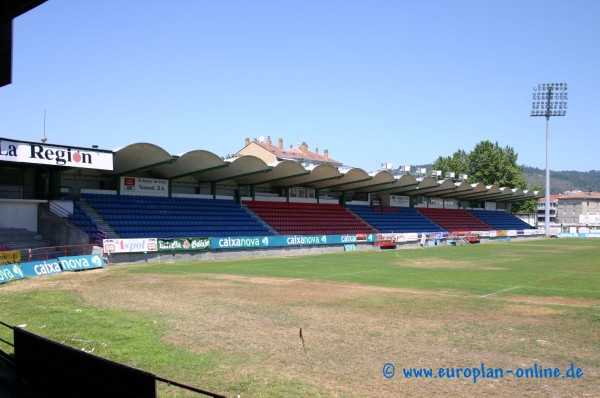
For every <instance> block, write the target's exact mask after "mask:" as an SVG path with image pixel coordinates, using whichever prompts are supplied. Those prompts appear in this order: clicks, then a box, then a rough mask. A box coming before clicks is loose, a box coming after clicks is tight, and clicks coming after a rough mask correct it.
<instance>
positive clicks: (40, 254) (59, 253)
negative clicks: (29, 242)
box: [19, 243, 95, 262]
mask: <svg viewBox="0 0 600 398" xmlns="http://www.w3.org/2000/svg"><path fill="white" fill-rule="evenodd" d="M94 246H95V245H94V244H92V243H87V244H84V245H70V246H46V247H35V248H31V249H20V250H19V251H20V252H21V262H31V261H41V260H49V259H52V258H56V257H68V256H85V255H88V254H92V253H93V250H94Z"/></svg>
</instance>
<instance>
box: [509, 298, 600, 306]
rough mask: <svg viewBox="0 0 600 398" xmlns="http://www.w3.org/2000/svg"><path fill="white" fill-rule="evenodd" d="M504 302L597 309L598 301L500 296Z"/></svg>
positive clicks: (599, 302)
mask: <svg viewBox="0 0 600 398" xmlns="http://www.w3.org/2000/svg"><path fill="white" fill-rule="evenodd" d="M499 299H501V300H505V301H515V302H519V303H529V304H541V305H564V306H568V307H599V306H600V300H594V299H584V298H574V297H535V296H502V297H499Z"/></svg>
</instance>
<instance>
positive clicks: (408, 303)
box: [7, 272, 600, 397]
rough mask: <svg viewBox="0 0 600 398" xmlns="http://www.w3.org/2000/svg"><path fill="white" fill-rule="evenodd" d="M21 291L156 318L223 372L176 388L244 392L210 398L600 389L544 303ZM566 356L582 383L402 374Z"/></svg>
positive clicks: (212, 288) (551, 362) (126, 280)
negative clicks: (300, 385) (275, 384)
mask: <svg viewBox="0 0 600 398" xmlns="http://www.w3.org/2000/svg"><path fill="white" fill-rule="evenodd" d="M63 276H66V275H63ZM30 281H31V282H30ZM23 282H24V283H19V285H20V286H19V288H20V289H23V288H31V289H37V288H62V289H66V288H68V289H70V290H75V291H76V292H77V293H79V294H80V295H81V296H82V297H84V299H85V300H86V302H87V303H88V304H89V305H91V306H99V307H106V308H118V309H124V310H132V311H144V312H146V313H148V312H149V313H153V314H155V315H156V319H157V320H160V321H162V322H165V323H166V324H167V325H168V327H169V331H168V333H167V334H166V335H165V336H164V341H165V342H167V343H170V344H175V345H178V346H181V347H185V348H187V349H188V350H190V351H192V352H196V353H198V354H217V355H218V358H221V359H222V361H223V363H222V364H220V366H219V367H218V368H217V369H216V370H215V371H214V372H213V373H211V374H210V375H198V374H193V373H189V374H181V375H180V376H179V377H178V379H179V380H181V381H184V382H187V383H190V384H192V385H198V386H203V387H204V388H207V389H209V390H214V391H217V392H220V393H223V394H225V395H228V396H237V394H238V393H240V391H235V390H233V389H232V390H228V391H222V389H221V388H218V389H217V388H212V387H211V384H210V383H211V381H213V380H220V382H219V384H218V385H220V386H222V385H227V382H230V383H231V384H232V385H234V384H235V381H236V380H239V379H240V378H244V379H249V380H257V381H258V382H257V384H258V385H261V383H262V384H263V385H264V388H263V389H262V390H261V391H252V392H249V393H247V394H246V395H244V394H243V393H242V397H244V396H270V395H269V394H268V391H269V386H268V384H265V383H267V380H273V379H275V380H283V381H290V382H293V381H302V382H304V383H308V384H310V385H313V386H316V387H317V390H320V391H324V393H323V396H327V397H399V396H403V397H411V396H413V397H420V396H447V397H464V396H478V397H497V396H501V397H502V396H505V397H509V396H510V397H514V396H519V397H528V396H529V397H538V396H573V395H577V396H585V394H589V396H593V394H594V393H595V387H597V381H598V375H599V369H598V365H597V364H598V363H599V362H600V357H599V354H598V350H597V342H596V340H593V338H592V336H590V334H589V333H590V332H589V326H586V325H584V324H578V323H577V322H584V320H581V321H578V320H570V321H568V322H569V323H568V325H564V324H562V323H561V322H564V321H563V319H564V316H565V314H567V311H568V309H566V308H565V310H564V311H562V310H560V309H552V308H550V309H549V308H546V307H540V306H538V305H537V304H548V303H547V302H541V303H533V304H532V305H525V304H524V305H517V304H514V303H506V304H504V303H502V302H498V301H495V300H490V302H489V303H485V302H484V303H481V301H475V300H471V297H469V296H466V295H459V294H452V293H450V292H427V291H418V290H416V289H414V290H409V289H393V288H382V287H370V286H361V285H355V284H345V283H336V282H331V283H330V282H325V281H310V280H299V279H285V278H264V277H261V278H252V277H241V276H230V275H197V274H194V275H151V274H136V275H128V274H124V275H119V276H118V277H115V276H111V275H110V274H109V273H106V272H85V273H74V274H72V275H68V276H66V278H60V279H58V278H56V279H54V278H39V279H38V281H36V279H35V278H32V279H30V280H27V281H23ZM61 285H62V286H61ZM15 286H16V284H15ZM7 287H9V288H11V289H12V288H13V287H12V286H7ZM420 293H421V294H420ZM502 299H505V297H502ZM518 299H519V301H522V297H518ZM300 328H302V331H303V337H304V343H305V345H304V346H303V345H302V341H301V340H300V337H299V329H300ZM540 341H541V342H544V343H540ZM545 342H547V344H545ZM149 349H151V348H149ZM573 357H576V358H578V359H577V360H578V361H581V363H577V364H576V365H577V366H585V371H586V374H590V375H591V376H590V377H589V378H587V379H582V380H570V381H564V380H517V379H515V378H514V377H505V378H502V379H480V380H478V381H477V383H473V380H472V379H471V380H469V379H466V380H465V379H428V380H425V379H407V378H404V377H403V376H401V373H402V371H401V368H402V367H426V368H429V367H432V368H435V369H437V367H463V368H464V367H479V366H480V365H481V364H482V363H485V365H486V366H489V367H504V368H515V367H518V366H533V363H534V362H535V361H538V362H540V363H543V365H544V366H560V367H564V366H565V365H566V361H567V359H568V360H569V361H570V360H572V358H573ZM563 358H564V362H563V361H562V359H563ZM388 362H390V363H393V364H395V365H396V369H397V374H396V377H394V378H392V379H386V378H384V377H383V374H382V367H383V365H384V364H385V363H388ZM589 364H596V365H594V366H596V367H591V365H589ZM276 396H280V395H276ZM285 396H286V397H294V396H299V395H298V394H296V392H295V391H289V393H286V394H285Z"/></svg>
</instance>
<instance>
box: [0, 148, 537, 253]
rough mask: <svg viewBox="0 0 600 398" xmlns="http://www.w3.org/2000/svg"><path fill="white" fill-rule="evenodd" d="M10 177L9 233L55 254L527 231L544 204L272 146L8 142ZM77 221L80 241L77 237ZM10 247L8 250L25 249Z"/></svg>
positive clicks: (5, 154)
mask: <svg viewBox="0 0 600 398" xmlns="http://www.w3.org/2000/svg"><path fill="white" fill-rule="evenodd" d="M245 153H251V154H245ZM0 170H1V173H0V214H1V215H2V220H3V221H2V228H4V229H8V228H21V229H25V230H27V231H30V232H31V233H33V234H37V235H40V234H41V235H42V236H41V237H40V238H39V239H40V240H42V241H45V242H48V245H50V246H52V245H71V244H84V243H97V244H102V242H103V240H104V239H135V238H169V239H171V238H179V237H240V236H244V237H269V236H285V235H330V234H331V235H340V234H358V235H360V236H362V235H365V234H367V235H368V234H380V233H415V234H418V235H420V234H430V233H455V232H457V231H460V232H473V231H477V232H482V231H494V230H500V229H501V230H506V229H511V230H517V231H524V230H528V229H533V227H532V226H530V225H528V224H526V223H524V222H521V221H520V220H519V219H517V218H516V217H515V216H514V215H512V214H510V208H511V203H513V202H516V201H521V200H528V199H537V198H540V197H542V195H543V193H542V192H533V191H528V190H521V189H514V188H510V187H497V186H485V185H483V184H479V183H477V182H473V183H472V182H468V181H467V180H465V179H464V178H463V179H461V180H455V179H452V178H440V176H439V175H437V174H436V173H430V175H422V174H421V175H419V174H417V173H415V172H412V173H411V170H410V169H408V170H407V169H406V168H403V169H402V171H400V170H391V169H389V168H386V169H382V170H378V171H375V172H367V171H365V170H362V169H360V168H351V167H345V166H343V164H342V163H341V162H339V161H336V160H333V159H331V158H330V157H329V151H328V150H325V151H324V152H323V153H322V154H320V153H319V152H318V149H317V150H315V151H314V152H313V151H310V150H309V149H308V145H307V144H306V143H302V144H299V145H298V146H296V147H293V146H290V148H287V149H285V150H283V140H282V139H279V142H278V145H274V144H273V143H271V138H270V137H267V140H266V142H265V141H263V140H256V139H255V140H249V139H246V141H245V144H244V147H243V148H242V149H241V150H240V151H238V152H237V153H236V155H235V156H234V157H232V158H230V159H223V158H221V157H220V156H218V155H217V154H214V153H211V152H209V151H206V150H202V149H198V150H192V151H190V152H187V153H184V154H181V155H172V154H170V153H169V152H168V151H167V150H165V149H164V148H161V147H159V146H157V145H154V144H150V143H136V144H131V145H128V146H126V147H124V148H120V149H116V150H105V149H98V148H95V147H92V148H81V147H73V146H68V145H57V144H53V143H47V142H41V143H35V142H25V141H20V140H17V139H8V138H0ZM65 224H68V227H70V228H72V229H75V230H77V231H78V232H79V233H74V232H72V231H71V232H69V233H67V234H65V233H64V231H65V228H66V227H65ZM57 225H59V226H60V227H57ZM58 231H61V232H60V233H59V232H58ZM4 236H6V234H5V235H4ZM2 239H3V240H4V241H0V244H1V245H2V247H3V248H13V249H14V248H16V246H18V245H16V242H14V241H11V239H10V238H7V237H3V238H2Z"/></svg>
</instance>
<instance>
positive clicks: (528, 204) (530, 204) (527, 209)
mask: <svg viewBox="0 0 600 398" xmlns="http://www.w3.org/2000/svg"><path fill="white" fill-rule="evenodd" d="M529 189H531V190H532V191H543V190H544V187H542V186H541V185H534V186H532V187H531V188H529ZM537 204H538V200H537V199H531V200H523V201H521V202H516V203H513V204H512V206H511V208H512V212H513V213H519V214H535V213H537Z"/></svg>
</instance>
